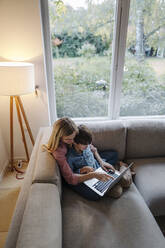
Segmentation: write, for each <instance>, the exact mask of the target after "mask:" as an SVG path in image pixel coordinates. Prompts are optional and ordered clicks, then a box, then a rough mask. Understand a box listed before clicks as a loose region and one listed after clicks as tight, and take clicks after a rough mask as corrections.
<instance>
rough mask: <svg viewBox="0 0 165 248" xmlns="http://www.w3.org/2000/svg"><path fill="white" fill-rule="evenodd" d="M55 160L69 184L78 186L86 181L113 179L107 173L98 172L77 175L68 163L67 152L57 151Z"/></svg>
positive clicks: (54, 153)
mask: <svg viewBox="0 0 165 248" xmlns="http://www.w3.org/2000/svg"><path fill="white" fill-rule="evenodd" d="M52 155H53V156H54V158H55V159H56V161H57V163H58V165H59V167H60V171H61V174H62V176H63V177H64V179H65V180H66V182H67V183H68V184H73V185H76V184H78V183H82V182H84V181H86V180H89V179H92V178H97V179H98V180H101V181H107V180H109V179H110V178H111V176H109V175H107V174H106V173H98V172H95V171H94V172H89V173H87V174H75V173H73V172H72V170H71V168H70V166H69V164H68V163H67V160H66V157H65V150H60V149H57V150H56V151H55V152H53V153H52Z"/></svg>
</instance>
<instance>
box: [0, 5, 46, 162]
mask: <svg viewBox="0 0 165 248" xmlns="http://www.w3.org/2000/svg"><path fill="white" fill-rule="evenodd" d="M0 30H1V34H0V37H1V38H0V61H26V62H31V63H34V65H35V83H36V85H39V94H38V97H36V96H35V94H31V95H26V96H22V101H23V104H24V108H25V112H26V115H27V118H28V121H29V124H30V126H31V129H32V133H33V136H34V138H36V136H37V133H38V130H39V127H41V126H48V125H49V114H48V99H47V88H46V78H45V70H44V58H43V44H42V35H41V22H40V11H39V0H28V1H27V0H1V1H0ZM1 84H3V82H1V81H0V87H1ZM0 116H1V118H0V129H1V131H2V134H3V137H4V145H5V147H6V149H7V154H8V157H9V154H10V140H9V138H10V133H9V131H10V129H9V128H10V125H9V121H10V120H9V97H6V96H0ZM25 134H26V136H27V140H28V143H29V144H30V140H29V137H28V135H27V132H25ZM29 150H30V151H31V150H32V146H31V145H30V146H29ZM0 156H1V151H0ZM14 158H26V156H25V152H24V146H23V143H22V138H21V133H20V128H19V124H18V121H17V116H16V112H15V113H14Z"/></svg>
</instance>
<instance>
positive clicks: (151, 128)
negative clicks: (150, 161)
mask: <svg viewBox="0 0 165 248" xmlns="http://www.w3.org/2000/svg"><path fill="white" fill-rule="evenodd" d="M126 126H127V145H126V147H127V150H126V157H127V158H128V159H129V158H147V157H148V158H150V157H161V156H165V148H164V141H165V120H156V119H155V120H132V121H128V122H126Z"/></svg>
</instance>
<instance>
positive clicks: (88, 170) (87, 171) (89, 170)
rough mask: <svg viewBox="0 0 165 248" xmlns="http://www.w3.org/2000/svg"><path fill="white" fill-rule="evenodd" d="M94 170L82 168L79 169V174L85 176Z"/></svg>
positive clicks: (88, 167) (87, 167) (86, 167)
mask: <svg viewBox="0 0 165 248" xmlns="http://www.w3.org/2000/svg"><path fill="white" fill-rule="evenodd" d="M93 171H94V169H93V168H92V167H90V166H84V167H83V168H81V169H80V174H86V173H89V172H93Z"/></svg>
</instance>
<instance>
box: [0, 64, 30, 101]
mask: <svg viewBox="0 0 165 248" xmlns="http://www.w3.org/2000/svg"><path fill="white" fill-rule="evenodd" d="M34 90H35V87H34V65H33V64H31V63H25V62H0V95H3V96H19V95H25V94H29V93H32V92H33V91H34Z"/></svg>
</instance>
